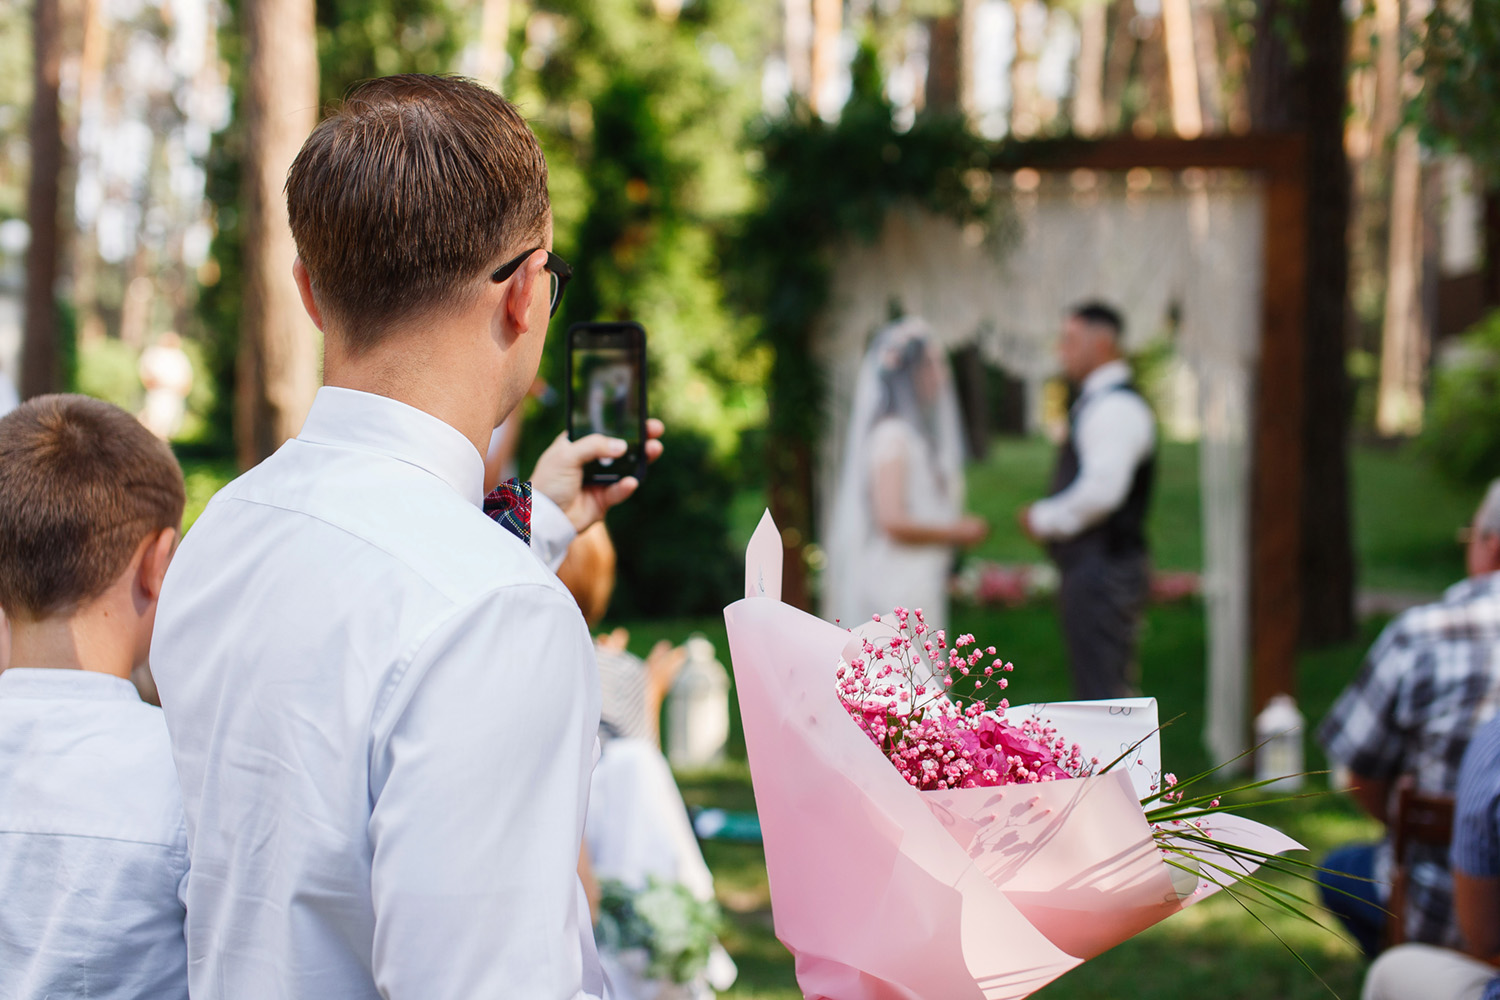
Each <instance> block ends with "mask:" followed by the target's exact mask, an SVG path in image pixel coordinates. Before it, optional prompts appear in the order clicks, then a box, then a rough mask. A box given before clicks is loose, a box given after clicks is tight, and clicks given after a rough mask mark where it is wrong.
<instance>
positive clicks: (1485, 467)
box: [1422, 311, 1500, 486]
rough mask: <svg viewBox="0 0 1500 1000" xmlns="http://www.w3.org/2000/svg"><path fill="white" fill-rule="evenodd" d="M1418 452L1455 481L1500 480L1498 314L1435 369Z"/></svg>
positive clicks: (1473, 484)
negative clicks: (1422, 452) (1421, 451)
mask: <svg viewBox="0 0 1500 1000" xmlns="http://www.w3.org/2000/svg"><path fill="white" fill-rule="evenodd" d="M1422 450H1423V451H1424V452H1425V453H1426V455H1427V456H1428V457H1429V458H1430V459H1431V460H1432V461H1433V463H1434V464H1435V465H1436V466H1437V468H1438V470H1439V471H1440V472H1442V473H1443V475H1445V476H1447V477H1448V478H1450V479H1452V480H1453V481H1454V482H1457V483H1462V484H1465V485H1470V486H1478V485H1482V484H1484V483H1487V482H1489V481H1490V480H1491V479H1493V478H1495V477H1496V476H1500V311H1497V312H1493V313H1491V314H1490V315H1489V316H1487V317H1486V318H1485V319H1484V320H1482V321H1481V322H1480V323H1479V324H1478V325H1477V326H1475V327H1474V328H1473V329H1472V330H1470V331H1469V332H1468V333H1466V334H1464V336H1463V339H1462V341H1461V343H1460V347H1459V350H1458V351H1456V352H1455V353H1454V355H1453V356H1452V358H1451V360H1450V361H1448V362H1447V363H1445V364H1443V365H1442V366H1440V367H1439V368H1438V369H1437V371H1436V374H1435V376H1434V382H1433V392H1432V405H1431V408H1430V409H1429V410H1428V419H1427V427H1426V430H1425V431H1424V432H1423V434H1422Z"/></svg>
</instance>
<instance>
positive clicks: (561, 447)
mask: <svg viewBox="0 0 1500 1000" xmlns="http://www.w3.org/2000/svg"><path fill="white" fill-rule="evenodd" d="M665 429H666V428H665V426H664V425H663V424H662V422H661V421H660V420H657V419H655V418H654V417H653V418H651V419H650V420H647V421H646V447H645V452H646V461H647V462H654V461H656V460H657V459H658V458H659V457H661V452H662V443H661V436H662V432H663V431H664V430H665ZM627 447H628V446H627V444H626V442H624V441H623V440H621V439H620V438H611V437H605V436H604V435H603V434H589V435H586V436H584V437H581V438H579V439H578V440H577V441H569V440H568V435H567V432H563V433H562V434H559V435H558V436H557V438H556V440H554V441H553V442H552V443H551V444H550V445H548V446H547V450H546V451H544V452H542V455H541V457H540V458H538V459H537V462H536V470H535V471H534V472H532V474H531V488H532V489H533V490H535V491H536V492H538V493H541V494H542V495H543V496H545V497H547V498H548V499H549V500H551V501H552V502H553V503H555V504H557V506H558V507H560V508H562V512H563V513H564V514H566V515H567V516H568V520H569V521H570V522H571V523H572V525H573V527H574V528H575V529H576V530H578V531H583V530H584V529H585V528H587V527H588V526H589V525H591V524H593V523H594V522H596V521H599V520H601V519H602V518H603V517H604V514H605V512H606V511H608V510H609V509H610V508H611V507H613V506H614V505H615V504H617V503H620V502H621V501H623V500H625V499H626V498H628V497H629V496H630V495H631V494H632V493H634V492H635V491H636V490H637V489H638V488H639V487H640V485H641V484H640V480H638V479H636V478H635V477H634V476H626V477H625V478H624V479H621V480H619V481H618V482H613V483H607V484H603V485H598V486H585V485H584V482H583V469H584V466H586V465H588V464H590V463H592V462H596V461H598V460H599V459H601V458H618V457H619V456H621V455H623V454H625V451H626V449H627Z"/></svg>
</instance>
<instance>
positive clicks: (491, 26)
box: [474, 0, 510, 93]
mask: <svg viewBox="0 0 1500 1000" xmlns="http://www.w3.org/2000/svg"><path fill="white" fill-rule="evenodd" d="M509 39H510V0H484V3H483V5H482V6H481V7H480V11H479V55H478V58H477V59H476V60H475V66H474V79H476V80H478V81H479V82H480V83H482V84H484V85H485V86H486V87H493V88H494V89H495V90H496V91H497V92H500V93H503V92H504V90H505V87H504V83H505V80H504V77H505V43H506V42H507V41H508V40H509Z"/></svg>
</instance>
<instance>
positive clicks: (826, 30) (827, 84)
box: [811, 0, 844, 118]
mask: <svg viewBox="0 0 1500 1000" xmlns="http://www.w3.org/2000/svg"><path fill="white" fill-rule="evenodd" d="M812 6H813V45H812V95H811V96H812V108H813V111H815V112H817V113H818V114H820V115H822V116H823V117H825V118H830V117H832V116H833V114H834V113H835V112H836V111H837V110H838V109H837V108H833V107H828V106H827V105H828V103H829V101H830V100H832V98H831V96H830V90H831V87H832V85H833V79H834V77H835V76H837V75H838V71H839V60H840V53H839V42H840V39H841V37H842V34H843V31H844V4H843V0H812Z"/></svg>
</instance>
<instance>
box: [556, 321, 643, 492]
mask: <svg viewBox="0 0 1500 1000" xmlns="http://www.w3.org/2000/svg"><path fill="white" fill-rule="evenodd" d="M567 365H568V382H567V385H568V398H567V401H566V402H567V410H568V439H569V440H570V441H577V440H578V439H579V438H581V437H586V436H588V435H589V434H604V435H606V436H608V437H615V438H621V439H623V440H624V441H625V444H626V446H627V447H626V451H625V454H623V455H621V456H620V457H619V458H601V459H599V460H598V461H597V462H590V463H589V464H588V465H585V466H584V467H583V481H584V483H585V484H586V485H597V484H603V483H613V482H618V481H619V480H621V479H624V478H625V477H626V476H634V477H636V479H639V480H642V481H644V480H645V478H646V331H645V329H644V328H643V327H642V326H641V325H640V324H639V323H628V322H627V323H574V324H573V325H572V326H570V327H568V361H567Z"/></svg>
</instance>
